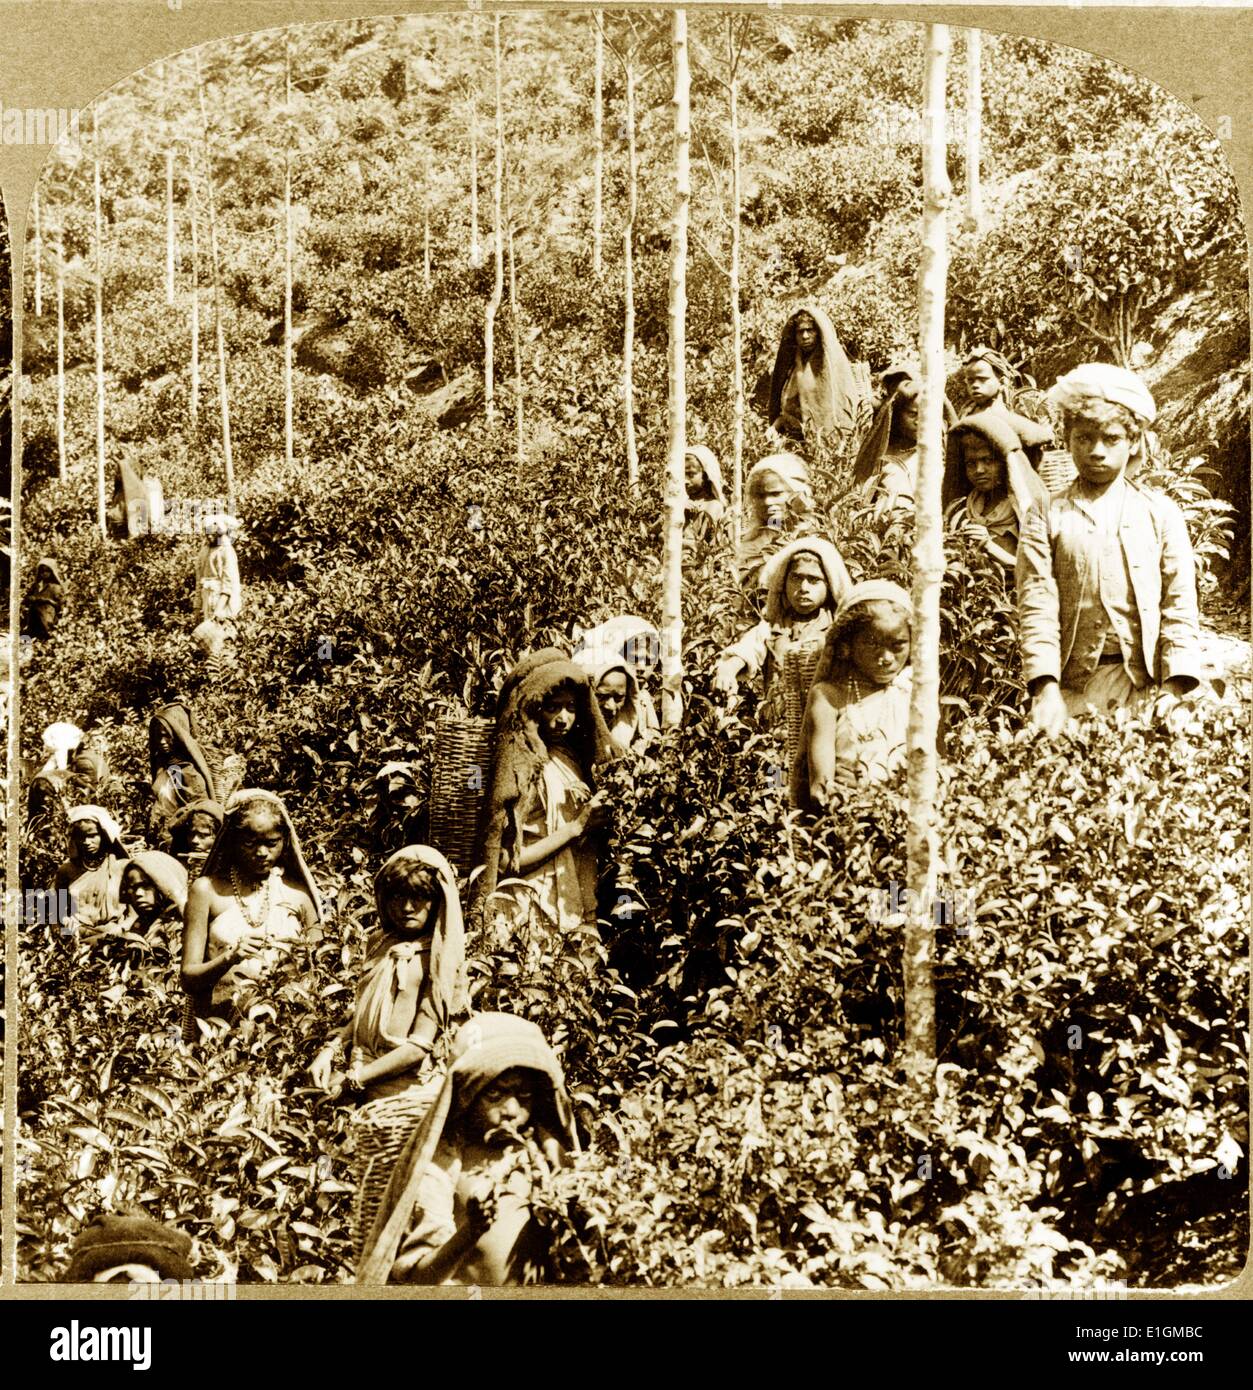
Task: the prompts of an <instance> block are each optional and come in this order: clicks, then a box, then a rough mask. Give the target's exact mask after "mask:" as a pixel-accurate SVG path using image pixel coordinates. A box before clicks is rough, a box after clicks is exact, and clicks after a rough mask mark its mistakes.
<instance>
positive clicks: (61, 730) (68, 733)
mask: <svg viewBox="0 0 1253 1390" xmlns="http://www.w3.org/2000/svg"><path fill="white" fill-rule="evenodd" d="M82 741H83V731H82V730H81V729H80V728H79V727H78V726H77V725H76V724H68V723H66V722H64V721H60V722H58V723H56V724H49V725H48V727H47V728H46V729H45V730H44V737H43V745H44V747H45V748H47V749H50V750H51V752H52V760H51V761H50V762H48V763H46V764H45V765H44V768H43V771H45V772H48V771H50V770H51V769H53V768H59V769H61V770H62V771H64V770H65V768H67V767H68V766H69V757H70V754H71V753H72V752H73V751H74V749H76V748H78V747H79V746H80V745H81V744H82Z"/></svg>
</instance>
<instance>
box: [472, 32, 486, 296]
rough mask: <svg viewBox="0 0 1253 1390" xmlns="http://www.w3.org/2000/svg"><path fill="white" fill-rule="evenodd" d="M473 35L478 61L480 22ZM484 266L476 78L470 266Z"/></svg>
mask: <svg viewBox="0 0 1253 1390" xmlns="http://www.w3.org/2000/svg"><path fill="white" fill-rule="evenodd" d="M470 32H471V34H472V35H473V44H472V46H471V51H472V52H473V53H474V55H475V59H476V61H477V58H478V48H479V22H478V20H477V19H472V20H471V21H470ZM482 264H483V250H482V247H481V246H480V245H479V83H478V77H477V76H475V78H474V81H473V82H472V83H471V86H470V265H471V268H472V269H474V270H477V269H478V268H479V266H481V265H482Z"/></svg>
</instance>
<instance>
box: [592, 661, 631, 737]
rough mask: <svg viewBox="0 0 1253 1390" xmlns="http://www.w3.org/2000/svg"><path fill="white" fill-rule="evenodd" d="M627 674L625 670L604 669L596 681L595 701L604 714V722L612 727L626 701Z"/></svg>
mask: <svg viewBox="0 0 1253 1390" xmlns="http://www.w3.org/2000/svg"><path fill="white" fill-rule="evenodd" d="M628 693H629V692H628V690H627V674H626V672H625V671H606V672H605V674H604V675H603V676H601V678H600V680H599V681H597V683H596V703H597V704H598V705H599V706H600V712H601V714H603V715H604V716H605V723H606V724H608V725H610V726H611V727H612V725H613V723H614V721H615V720H616V719H617V717H618V716H619V715H620V714H621V713H622V711H623V709H624V707H625V706H626V702H627V694H628Z"/></svg>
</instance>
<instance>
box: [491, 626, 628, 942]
mask: <svg viewBox="0 0 1253 1390" xmlns="http://www.w3.org/2000/svg"><path fill="white" fill-rule="evenodd" d="M556 655H557V659H556V660H554V659H552V656H553V654H552V653H547V654H546V653H536V654H535V655H534V656H532V657H526V658H524V659H523V660H522V661H521V662H519V663H518V666H517V667H516V668H515V669H514V671H512V672H510V674H509V676H508V677H507V678H506V681H505V686H504V689H503V690H502V692H501V693H502V706H503V708H501V710H500V713H499V717H498V719H497V724H496V727H497V740H496V765H495V769H494V771H493V776H492V786H491V794H490V796H489V798H488V827H487V843H486V847H485V850H484V870H483V875H482V879H481V881H480V884H479V892H480V894H481V895H482V896H481V900H482V901H484V902H486V901H487V900H488V899H489V898H490V897H491V896H492V895H493V894H494V893H495V892H496V886H497V882H498V879H499V877H500V876H501V875H503V874H509V875H512V876H513V877H514V878H515V879H521V880H522V881H523V882H524V883H525V884H526V885H528V887H527V888H526V889H525V890H521V891H519V890H520V885H518V887H517V888H516V889H515V887H514V885H510V895H511V896H512V897H513V898H514V901H515V906H516V907H517V908H521V909H522V910H523V911H524V912H525V911H526V910H527V908H528V903H527V899H528V898H529V899H532V900H533V901H534V902H535V903H536V904H537V906H538V907H539V909H540V911H541V913H542V915H543V917H544V918H545V919H546V920H547V921H548V922H549V923H550V924H551V926H552V927H553V928H554V929H555V930H557V931H558V932H560V933H562V934H573V935H576V936H578V937H581V938H582V941H581V942H580V955H582V957H583V959H584V961H585V963H588V964H589V965H590V964H591V962H592V959H593V957H594V956H595V951H594V949H590V948H591V947H592V943H593V942H594V941H596V940H598V938H599V932H598V929H597V911H596V884H597V878H598V872H599V863H598V846H597V840H598V832H600V831H601V830H602V829H603V827H604V825H605V823H606V821H607V818H608V814H609V808H608V805H607V804H606V802H605V799H604V795H603V794H602V793H598V792H596V791H595V769H596V767H597V765H598V764H600V763H602V762H607V761H610V760H612V759H613V758H615V757H616V756H617V749H616V748H615V747H614V744H613V742H612V740H611V739H610V737H609V731H608V730H607V729H606V728H605V722H604V719H603V717H602V716H601V712H600V707H599V705H598V704H597V703H596V699H595V696H594V695H593V693H592V686H591V681H590V680H589V679H588V676H587V673H586V672H585V671H584V670H583V669H582V668H581V667H579V666H576V665H574V664H573V663H572V662H571V661H570V660H569V659H568V658H566V657H562V656H560V654H556ZM503 888H504V885H502V889H503Z"/></svg>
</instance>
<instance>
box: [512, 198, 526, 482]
mask: <svg viewBox="0 0 1253 1390" xmlns="http://www.w3.org/2000/svg"><path fill="white" fill-rule="evenodd" d="M520 315H521V310H520V309H519V306H518V276H517V271H516V270H515V268H514V259H513V215H512V213H510V216H509V318H510V320H511V322H512V324H513V401H514V416H515V420H516V423H517V431H518V462H519V463H521V462H522V459H523V455H524V452H525V451H524V448H523V443H522V320H521V316H520Z"/></svg>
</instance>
